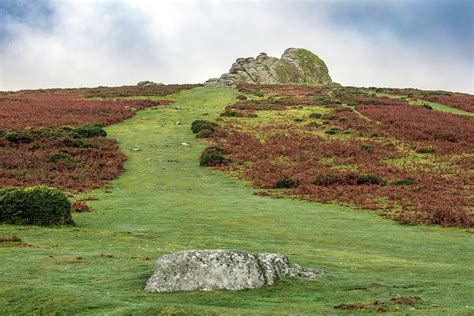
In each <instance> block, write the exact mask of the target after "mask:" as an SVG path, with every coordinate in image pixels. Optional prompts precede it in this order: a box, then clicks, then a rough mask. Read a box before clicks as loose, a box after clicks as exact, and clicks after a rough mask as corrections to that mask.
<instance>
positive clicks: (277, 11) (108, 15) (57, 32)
mask: <svg viewBox="0 0 474 316" xmlns="http://www.w3.org/2000/svg"><path fill="white" fill-rule="evenodd" d="M54 6H55V9H56V15H55V21H54V27H53V28H52V29H49V30H44V29H41V30H35V29H32V28H31V27H28V26H26V25H10V26H9V28H10V29H13V33H14V34H15V37H14V39H13V41H11V42H8V43H6V46H4V47H3V48H2V51H1V52H0V72H1V74H0V90H10V89H13V90H15V89H24V88H45V87H78V86H97V85H124V84H135V83H136V82H137V81H140V80H153V81H158V82H164V83H176V82H178V83H195V82H203V81H205V80H206V79H208V78H210V77H216V76H219V75H220V74H221V73H223V72H226V71H227V70H228V69H229V67H230V65H231V63H232V62H233V61H234V60H235V59H236V58H237V57H245V56H256V55H257V54H258V53H259V52H261V51H265V52H267V53H268V54H270V55H274V56H278V57H279V56H280V55H281V54H282V52H283V51H284V49H286V48H287V47H305V48H308V49H310V50H312V51H314V52H315V53H317V54H318V55H319V56H320V57H321V58H322V59H323V60H325V61H326V63H327V64H328V67H329V70H330V74H331V76H332V78H333V80H335V81H337V82H340V83H342V84H344V85H357V86H392V87H417V88H424V89H446V90H455V91H465V92H471V93H472V92H474V87H473V77H472V74H473V70H472V62H471V63H466V62H462V61H456V60H450V59H449V56H446V55H440V54H438V52H436V51H432V50H430V49H428V48H423V47H412V46H407V45H405V44H404V43H403V42H401V41H400V40H398V39H395V38H394V37H392V36H391V35H390V34H385V36H382V37H380V36H378V37H377V38H371V37H369V36H368V35H366V34H363V33H360V32H357V31H354V30H348V29H343V28H340V27H338V28H336V27H335V26H334V24H333V23H331V21H329V20H328V17H327V15H326V14H325V11H324V7H321V11H320V12H318V13H312V14H311V17H310V18H308V16H305V17H302V16H301V15H300V13H301V12H299V11H298V10H295V9H294V7H293V6H292V5H290V4H289V3H286V4H285V3H277V4H275V3H273V2H272V3H270V2H259V3H257V2H244V1H242V2H230V1H224V2H194V1H193V2H179V3H177V2H161V1H136V0H135V1H134V0H123V1H119V2H92V1H87V2H55V3H54Z"/></svg>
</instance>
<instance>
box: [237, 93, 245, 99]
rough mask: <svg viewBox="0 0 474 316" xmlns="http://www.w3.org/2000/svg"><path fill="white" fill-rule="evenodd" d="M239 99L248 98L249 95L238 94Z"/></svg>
mask: <svg viewBox="0 0 474 316" xmlns="http://www.w3.org/2000/svg"><path fill="white" fill-rule="evenodd" d="M237 99H239V100H247V97H246V96H245V95H243V94H241V95H238V96H237Z"/></svg>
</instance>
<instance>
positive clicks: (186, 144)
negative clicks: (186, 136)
mask: <svg viewBox="0 0 474 316" xmlns="http://www.w3.org/2000/svg"><path fill="white" fill-rule="evenodd" d="M181 145H183V146H191V144H188V143H181Z"/></svg>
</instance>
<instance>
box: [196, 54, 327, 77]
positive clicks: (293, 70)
mask: <svg viewBox="0 0 474 316" xmlns="http://www.w3.org/2000/svg"><path fill="white" fill-rule="evenodd" d="M240 83H251V84H252V83H254V84H288V83H305V84H311V85H325V84H331V83H332V80H331V77H330V76H329V72H328V68H327V66H326V64H325V63H324V61H323V60H321V59H320V58H319V57H318V56H317V55H315V54H314V53H312V52H310V51H309V50H306V49H303V48H288V49H287V50H285V52H284V53H283V55H282V56H281V58H280V59H278V58H276V57H271V56H268V55H267V54H266V53H260V54H259V55H258V56H257V58H253V57H248V58H238V59H237V60H236V61H235V63H233V64H232V67H231V68H230V70H229V72H228V73H225V74H223V75H222V76H221V77H220V78H212V79H209V80H207V81H206V82H205V83H204V84H205V85H217V86H236V85H238V84H240Z"/></svg>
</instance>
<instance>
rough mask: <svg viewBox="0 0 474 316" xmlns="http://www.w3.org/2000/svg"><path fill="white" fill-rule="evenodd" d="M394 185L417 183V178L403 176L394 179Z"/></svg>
mask: <svg viewBox="0 0 474 316" xmlns="http://www.w3.org/2000/svg"><path fill="white" fill-rule="evenodd" d="M391 184H393V185H412V184H415V179H413V178H403V179H399V180H394V181H392V183H391Z"/></svg>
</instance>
